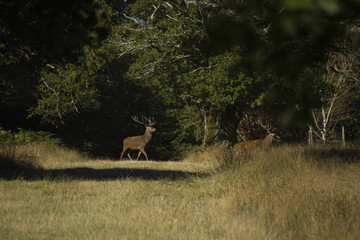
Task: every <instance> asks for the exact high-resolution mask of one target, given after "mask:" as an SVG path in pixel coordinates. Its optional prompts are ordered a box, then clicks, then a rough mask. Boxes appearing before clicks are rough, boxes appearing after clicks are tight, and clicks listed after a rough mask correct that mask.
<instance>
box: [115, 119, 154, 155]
mask: <svg viewBox="0 0 360 240" xmlns="http://www.w3.org/2000/svg"><path fill="white" fill-rule="evenodd" d="M132 119H133V120H134V121H135V122H137V123H140V124H142V125H145V127H146V129H145V134H144V135H141V136H135V137H127V138H125V139H124V140H123V150H122V152H121V157H120V160H122V158H123V155H124V153H125V152H126V150H128V149H131V150H139V154H138V156H137V158H136V161H137V160H139V157H140V155H141V153H142V154H144V155H145V157H146V160H147V161H149V158H148V156H147V154H146V152H145V150H144V149H145V146H146V144H147V143H148V142H150V140H151V138H152V134H151V133H153V132H155V131H156V129H155V128H153V127H152V126H154V125H155V124H156V122H155V121H154V118H151V117H149V118H146V117H144V116H143V117H142V121H140V120H139V119H138V118H137V117H136V116H132ZM145 120H146V121H147V123H145ZM127 155H128V157H129V159H130V160H132V159H131V157H130V154H129V153H128V154H127Z"/></svg>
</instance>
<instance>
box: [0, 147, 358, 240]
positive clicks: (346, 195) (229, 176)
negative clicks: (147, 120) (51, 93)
mask: <svg viewBox="0 0 360 240" xmlns="http://www.w3.org/2000/svg"><path fill="white" fill-rule="evenodd" d="M0 153H1V152H0ZM5 153H6V152H5ZM10 153H11V154H9V152H7V154H8V155H9V156H10V157H11V156H15V157H16V158H17V159H21V158H22V156H27V158H26V159H27V160H26V161H27V164H28V162H29V161H30V162H31V161H34V164H30V165H26V166H28V167H29V166H30V168H31V166H33V167H36V168H38V167H39V166H40V168H41V171H42V172H41V173H40V174H39V172H35V173H36V174H37V175H36V177H35V178H31V177H29V178H27V180H25V179H26V178H24V177H23V176H21V175H19V176H18V177H13V178H11V179H8V180H5V179H4V180H0V216H1V217H0V237H1V239H359V238H360V230H359V229H360V228H359V226H360V157H359V156H360V154H359V153H360V150H359V149H358V148H356V147H349V148H346V149H343V148H339V147H331V148H323V147H315V148H308V147H302V146H281V147H276V148H272V149H269V150H268V151H258V152H252V153H249V154H242V155H240V156H236V155H234V154H233V153H232V151H231V150H222V149H221V148H214V147H213V148H210V149H208V150H204V151H199V152H196V153H194V154H193V155H189V156H188V157H187V158H186V161H185V162H151V161H149V162H146V161H138V162H136V161H113V160H94V159H89V158H87V156H86V155H83V154H80V153H78V152H76V151H73V150H67V149H62V148H58V147H55V146H50V147H49V148H47V147H46V146H36V145H32V146H18V147H17V148H16V149H15V150H13V152H11V151H10ZM1 154H2V155H1V156H3V155H4V152H2V153H1ZM30 156H31V157H30ZM39 171H40V170H39Z"/></svg>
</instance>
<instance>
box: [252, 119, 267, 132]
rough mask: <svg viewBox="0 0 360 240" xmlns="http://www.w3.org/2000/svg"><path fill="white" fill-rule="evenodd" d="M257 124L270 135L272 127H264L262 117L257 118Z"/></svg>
mask: <svg viewBox="0 0 360 240" xmlns="http://www.w3.org/2000/svg"><path fill="white" fill-rule="evenodd" d="M255 123H256V124H257V125H259V126H260V127H262V128H263V129H265V130H266V131H267V132H268V133H270V126H269V125H264V123H263V122H262V119H261V117H257V119H256V120H255Z"/></svg>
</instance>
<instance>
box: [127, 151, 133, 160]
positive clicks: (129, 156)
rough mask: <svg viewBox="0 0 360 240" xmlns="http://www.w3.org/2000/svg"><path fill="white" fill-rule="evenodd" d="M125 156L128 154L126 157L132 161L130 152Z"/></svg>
mask: <svg viewBox="0 0 360 240" xmlns="http://www.w3.org/2000/svg"><path fill="white" fill-rule="evenodd" d="M127 156H128V158H129V160H130V161H132V158H131V155H130V153H128V154H127Z"/></svg>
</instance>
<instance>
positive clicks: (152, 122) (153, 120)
mask: <svg viewBox="0 0 360 240" xmlns="http://www.w3.org/2000/svg"><path fill="white" fill-rule="evenodd" d="M143 119H145V120H146V121H147V124H146V125H147V126H149V127H151V126H154V125H155V124H156V121H155V119H154V118H153V117H149V118H146V117H143Z"/></svg>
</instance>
